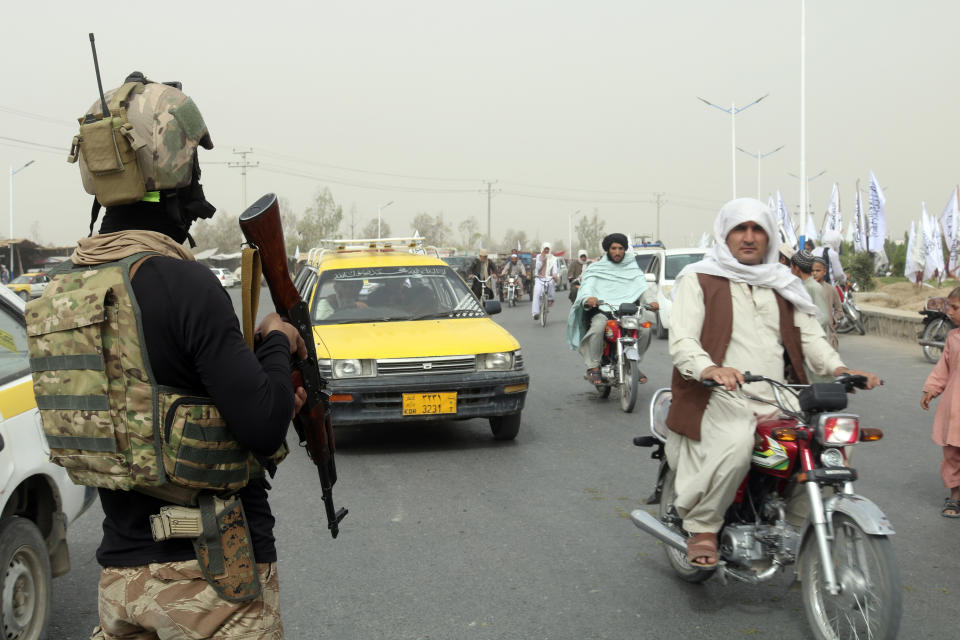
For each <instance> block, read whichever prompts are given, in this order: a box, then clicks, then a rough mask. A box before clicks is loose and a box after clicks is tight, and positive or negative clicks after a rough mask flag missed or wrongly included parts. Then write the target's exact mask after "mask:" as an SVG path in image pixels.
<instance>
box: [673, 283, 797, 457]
mask: <svg viewBox="0 0 960 640" xmlns="http://www.w3.org/2000/svg"><path fill="white" fill-rule="evenodd" d="M697 279H698V280H699V282H700V288H701V289H702V290H703V306H704V314H703V319H704V322H703V328H702V329H701V330H700V345H701V346H702V347H703V349H704V351H706V352H707V354H709V356H710V359H711V360H713V362H714V363H715V364H717V365H718V366H723V358H724V356H726V354H727V347H728V346H730V337H731V336H732V335H733V297H732V296H731V294H730V281H729V280H727V279H726V278H721V277H720V276H711V275H707V274H704V273H698V274H697ZM774 295H775V296H776V298H777V307H778V308H779V309H780V340H781V341H782V342H783V346H784V352H785V353H784V377H785V379H786V380H788V381H790V382H798V383H800V384H807V376H806V374H805V373H804V371H803V347H802V341H801V339H800V330H799V329H797V327H796V326H794V324H793V305H792V304H790V303H789V302H787V301H786V300H784V298H783V297H782V296H781V295H780V294H779V293H777V292H776V291H775V292H774ZM674 312H676V308H674ZM670 390H671V392H672V394H673V397H672V399H671V401H670V411H669V412H668V413H667V426H668V427H670V430H671V431H675V432H677V433H679V434H680V435H684V436H686V437H688V438H690V439H692V440H699V439H700V421H701V420H702V419H703V412H704V410H705V409H706V408H707V403H708V402H709V401H710V394H711V393H713V391H712V390H711V389H708V388H706V387H704V386H703V385H702V384H700V381H699V380H687V379H686V378H684V377H683V376H681V375H680V372H679V371H678V370H677V368H676V367H674V368H673V379H672V380H671V383H670Z"/></svg>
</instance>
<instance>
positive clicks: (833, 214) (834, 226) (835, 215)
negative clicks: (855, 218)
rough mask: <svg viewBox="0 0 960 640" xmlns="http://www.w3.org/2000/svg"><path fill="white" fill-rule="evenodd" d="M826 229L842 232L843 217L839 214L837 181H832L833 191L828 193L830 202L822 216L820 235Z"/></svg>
mask: <svg viewBox="0 0 960 640" xmlns="http://www.w3.org/2000/svg"><path fill="white" fill-rule="evenodd" d="M827 231H839V232H840V233H843V219H842V218H841V216H840V188H839V187H838V186H837V183H836V182H834V183H833V192H832V193H831V194H830V204H829V205H827V213H826V215H825V216H824V218H823V229H822V233H821V234H820V235H821V236H822V235H823V234H824V233H826V232H827Z"/></svg>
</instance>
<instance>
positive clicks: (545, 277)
mask: <svg viewBox="0 0 960 640" xmlns="http://www.w3.org/2000/svg"><path fill="white" fill-rule="evenodd" d="M533 273H534V276H535V277H536V281H535V282H534V284H533V305H532V308H531V310H532V313H533V319H534V320H539V319H540V299H541V298H543V296H547V305H548V306H551V307H552V306H553V296H554V292H555V291H556V285H557V281H559V280H560V269H559V268H558V267H557V257H556V256H554V255H553V254H552V253H550V243H549V242H544V243H543V247H542V248H541V250H540V254H539V255H538V256H537V261H536V262H535V263H534V265H533Z"/></svg>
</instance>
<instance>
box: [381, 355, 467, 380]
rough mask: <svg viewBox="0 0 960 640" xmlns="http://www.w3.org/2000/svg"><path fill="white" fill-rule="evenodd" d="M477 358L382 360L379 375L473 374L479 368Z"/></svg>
mask: <svg viewBox="0 0 960 640" xmlns="http://www.w3.org/2000/svg"><path fill="white" fill-rule="evenodd" d="M476 360H477V359H476V357H475V356H438V357H435V358H381V359H379V360H377V375H379V376H407V375H417V374H430V375H434V374H438V373H472V372H473V371H475V370H476V368H477V362H476Z"/></svg>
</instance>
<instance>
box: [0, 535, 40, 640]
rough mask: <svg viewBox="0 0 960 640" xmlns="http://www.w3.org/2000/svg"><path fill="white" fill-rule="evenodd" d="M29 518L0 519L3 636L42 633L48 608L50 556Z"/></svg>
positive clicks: (32, 638) (27, 636)
mask: <svg viewBox="0 0 960 640" xmlns="http://www.w3.org/2000/svg"><path fill="white" fill-rule="evenodd" d="M47 553H48V552H47V545H46V543H45V542H44V541H43V535H42V534H41V533H40V530H39V529H37V527H36V525H35V524H33V522H31V521H30V520H28V519H26V518H20V517H9V518H4V519H3V520H0V597H2V602H0V631H2V637H3V638H23V639H24V640H35V639H36V638H43V637H46V627H47V623H48V621H49V619H50V611H51V601H50V597H51V591H52V589H51V586H52V585H51V582H52V577H51V574H50V557H49V556H48V555H47Z"/></svg>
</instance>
